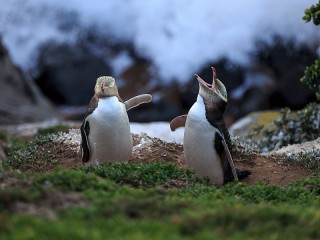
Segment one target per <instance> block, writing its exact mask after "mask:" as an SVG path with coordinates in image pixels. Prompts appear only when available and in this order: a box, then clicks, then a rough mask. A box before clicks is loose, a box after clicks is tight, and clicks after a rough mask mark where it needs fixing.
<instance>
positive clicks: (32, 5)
mask: <svg viewBox="0 0 320 240" xmlns="http://www.w3.org/2000/svg"><path fill="white" fill-rule="evenodd" d="M316 2H317V1H311V0H282V1H276V0H260V1H256V0H245V1H236V0H229V1H223V2H222V1H218V0H215V1H212V0H175V1H170V0H162V1H142V0H108V1H99V0H91V1H77V0H69V1H65V0H64V1H62V0H55V1H45V0H10V1H8V0H0V5H1V8H0V36H1V40H0V124H13V123H21V122H33V121H39V120H43V119H47V118H64V119H73V120H81V119H82V117H83V114H84V113H85V111H86V108H87V104H88V102H89V101H90V98H91V97H92V95H93V87H94V84H95V81H96V78H97V77H99V76H101V75H112V76H114V77H115V78H116V80H117V85H118V88H119V92H120V96H121V97H122V98H123V99H124V100H127V99H128V98H130V97H133V96H135V95H137V94H140V93H151V94H152V95H153V97H154V98H153V99H154V100H153V103H152V104H145V105H144V106H141V107H139V108H136V109H134V110H131V111H129V117H130V120H131V121H137V122H150V121H170V120H171V119H172V118H174V117H176V116H177V115H179V114H184V113H186V112H187V111H188V110H189V108H190V106H191V105H192V104H193V103H194V101H195V99H196V95H197V92H198V82H197V81H196V79H195V77H194V73H198V74H199V75H200V76H201V77H203V78H204V79H206V80H207V81H208V82H211V81H212V74H211V69H210V67H211V66H214V67H215V68H216V69H217V72H218V78H219V79H220V80H221V81H222V82H223V83H224V84H225V86H226V88H227V91H228V95H229V104H228V108H227V111H226V115H225V116H226V121H227V124H228V125H229V124H231V123H233V122H234V121H235V120H237V119H239V118H240V117H242V116H244V115H245V114H247V113H249V112H252V111H257V110H266V109H279V108H282V107H285V106H288V107H290V108H292V109H300V108H302V107H303V106H305V105H306V104H307V103H309V102H310V101H313V100H315V96H314V93H313V92H312V91H310V90H309V89H308V87H307V86H305V85H303V84H301V83H300V78H301V77H302V76H303V73H304V69H305V67H306V66H307V65H310V64H312V63H313V62H314V60H315V59H316V58H317V57H319V55H320V31H319V29H317V28H316V27H315V26H314V25H313V24H306V23H305V22H304V21H303V20H302V16H303V15H304V10H305V9H306V8H308V7H310V6H311V5H312V4H314V3H316Z"/></svg>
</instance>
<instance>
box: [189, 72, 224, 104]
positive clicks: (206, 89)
mask: <svg viewBox="0 0 320 240" xmlns="http://www.w3.org/2000/svg"><path fill="white" fill-rule="evenodd" d="M211 69H212V73H213V80H212V84H209V83H207V82H205V81H204V80H203V79H202V78H201V77H199V76H198V75H197V74H195V76H196V77H197V80H198V81H199V95H200V96H201V97H203V98H205V99H208V100H211V101H214V102H216V101H221V100H223V101H224V102H227V101H228V97H227V90H226V87H225V86H224V85H223V83H222V82H221V81H220V80H219V79H218V78H217V73H216V70H215V68H214V67H212V68H211Z"/></svg>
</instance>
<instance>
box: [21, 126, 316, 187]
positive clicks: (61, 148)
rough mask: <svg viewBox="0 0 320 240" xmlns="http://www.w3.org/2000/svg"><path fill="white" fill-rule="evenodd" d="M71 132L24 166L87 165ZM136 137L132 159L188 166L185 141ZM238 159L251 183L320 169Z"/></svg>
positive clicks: (77, 137)
mask: <svg viewBox="0 0 320 240" xmlns="http://www.w3.org/2000/svg"><path fill="white" fill-rule="evenodd" d="M70 134H71V135H70ZM70 134H69V135H68V134H65V133H64V135H61V136H59V137H58V138H57V140H55V141H51V142H48V143H45V144H43V145H41V146H39V148H38V149H37V151H40V152H42V153H46V156H47V159H48V160H47V161H46V162H42V163H41V164H34V163H32V164H33V165H30V164H29V165H24V166H23V165H22V168H21V169H22V170H26V171H41V172H43V171H49V170H53V169H55V168H57V167H61V168H67V169H70V168H78V167H81V166H84V164H83V163H82V162H81V158H80V147H79V146H80V141H81V138H80V134H79V132H77V131H73V132H72V133H70ZM133 141H134V147H133V153H132V157H131V159H130V160H129V163H151V162H166V163H173V164H176V165H177V166H178V167H181V168H185V160H184V156H183V146H182V145H181V144H177V143H168V142H164V141H161V140H160V139H158V138H151V137H149V136H147V135H146V134H140V135H136V134H133ZM35 154H37V153H35ZM234 161H235V165H236V167H237V168H239V169H246V170H250V171H251V172H252V174H251V175H250V176H249V177H248V178H246V179H244V180H243V182H244V183H247V184H254V183H257V182H262V183H267V184H277V185H287V184H289V183H290V182H292V181H294V180H297V179H299V178H305V177H307V176H310V175H312V174H314V173H318V172H319V171H313V172H311V171H309V170H308V169H306V168H304V167H302V166H300V165H294V164H291V163H290V164H288V163H287V162H285V161H283V160H282V159H281V158H280V157H278V158H276V157H274V156H261V155H259V154H251V155H244V154H238V155H235V157H234Z"/></svg>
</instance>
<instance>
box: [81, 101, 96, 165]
mask: <svg viewBox="0 0 320 240" xmlns="http://www.w3.org/2000/svg"><path fill="white" fill-rule="evenodd" d="M98 102H99V98H97V97H96V96H93V97H92V98H91V101H90V103H89V106H88V110H87V112H86V114H85V117H84V120H83V123H82V125H81V127H80V132H81V155H82V162H88V161H89V160H90V145H89V139H88V136H89V133H90V124H89V121H88V120H87V117H88V116H89V115H90V114H91V113H92V112H93V111H94V110H95V109H96V107H97V106H98Z"/></svg>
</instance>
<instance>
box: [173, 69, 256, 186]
mask: <svg viewBox="0 0 320 240" xmlns="http://www.w3.org/2000/svg"><path fill="white" fill-rule="evenodd" d="M212 72H213V80H212V84H209V83H206V82H205V81H204V80H203V79H202V78H201V77H199V76H198V75H195V76H196V78H197V80H198V82H199V94H198V96H197V101H196V102H195V103H194V104H193V106H192V107H191V109H190V110H189V112H188V114H187V115H182V116H179V117H176V118H175V119H173V120H172V121H171V122H170V128H171V130H172V131H174V130H175V129H177V128H178V127H183V126H185V132H184V139H183V148H184V156H185V160H186V164H187V167H188V168H193V169H195V171H196V172H195V174H196V176H199V177H204V176H207V177H209V179H210V183H212V184H213V185H216V186H221V185H223V184H225V183H227V182H230V181H233V180H238V178H244V177H246V176H248V175H249V174H250V172H249V171H240V170H236V169H235V166H234V163H233V159H232V154H231V138H230V135H229V132H228V130H227V128H226V126H225V123H224V119H223V114H224V111H225V108H226V104H227V91H226V88H225V86H224V85H223V84H222V82H221V81H220V80H219V79H217V76H216V70H215V69H214V68H213V67H212Z"/></svg>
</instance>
